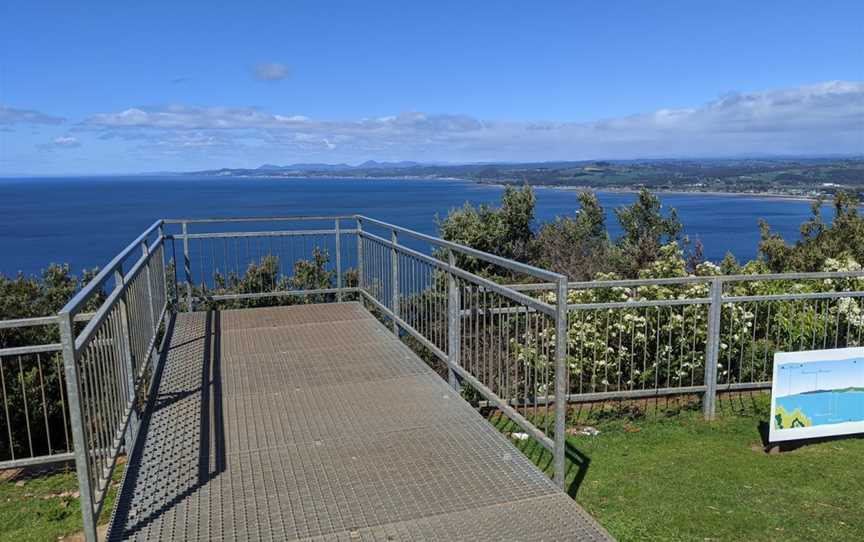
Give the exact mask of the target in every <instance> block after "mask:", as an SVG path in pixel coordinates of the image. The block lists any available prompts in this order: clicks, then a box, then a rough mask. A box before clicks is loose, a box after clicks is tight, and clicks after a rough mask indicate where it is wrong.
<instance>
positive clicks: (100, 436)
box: [58, 221, 169, 540]
mask: <svg viewBox="0 0 864 542" xmlns="http://www.w3.org/2000/svg"><path fill="white" fill-rule="evenodd" d="M162 228H163V226H162V221H157V222H156V223H154V224H153V225H152V226H150V228H148V229H147V230H146V231H145V232H144V233H142V234H141V235H140V236H139V237H138V238H137V239H136V240H135V241H133V242H132V243H131V244H130V245H129V246H127V247H126V248H125V249H123V250H122V251H121V252H120V254H118V255H117V256H116V257H115V258H114V259H113V260H111V262H109V263H108V265H106V266H105V267H104V268H103V269H102V270H101V271H100V272H99V273H98V274H97V275H96V277H95V278H94V279H93V280H92V281H90V283H88V284H87V285H86V286H85V287H84V288H83V289H82V290H81V291H80V292H78V294H76V295H75V296H74V297H73V298H72V299H71V300H70V301H69V302H68V303H67V304H66V306H65V307H63V309H62V310H61V311H60V313H59V316H58V318H59V325H60V336H61V343H62V346H63V348H62V352H63V363H64V369H65V376H66V391H67V397H68V403H69V419H70V426H71V432H72V437H73V442H74V452H75V466H76V470H77V474H78V482H79V488H80V495H81V510H82V515H83V524H84V534H85V536H86V538H87V539H88V540H96V522H97V519H98V517H99V515H100V514H101V512H102V507H103V505H104V503H105V497H106V496H107V493H108V489H109V485H110V481H111V477H112V475H113V473H114V470H115V468H116V466H117V460H118V457H119V455H120V454H121V452H122V451H123V450H124V449H132V448H133V447H134V443H135V439H136V437H137V433H138V417H139V412H140V404H139V403H140V396H141V395H142V388H146V386H145V383H146V382H147V381H148V380H149V379H148V373H151V372H152V371H151V369H152V366H153V360H154V359H155V357H156V355H157V344H158V342H159V339H160V335H161V330H162V327H163V325H164V323H165V319H166V316H167V315H168V312H169V305H168V297H167V292H168V285H167V284H166V273H165V269H166V262H165V237H164V235H163V229H162ZM127 269H128V270H127ZM103 290H107V291H108V292H109V293H108V294H107V296H106V298H105V300H104V301H102V303H101V304H100V306H99V308H98V309H97V310H96V312H95V313H94V314H93V316H92V318H91V319H90V320H89V321H88V322H87V323H86V325H84V326H83V328H79V327H77V326H75V323H74V320H75V317H76V315H77V314H79V313H80V312H81V311H82V310H83V308H84V307H85V306H86V305H87V303H88V302H89V301H90V300H91V299H92V298H93V297H94V296H96V295H97V294H98V293H99V292H102V291H103Z"/></svg>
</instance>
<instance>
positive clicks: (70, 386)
mask: <svg viewBox="0 0 864 542" xmlns="http://www.w3.org/2000/svg"><path fill="white" fill-rule="evenodd" d="M72 316H73V315H72V314H71V313H68V312H61V313H60V314H58V315H57V321H58V324H59V326H60V342H61V344H62V345H63V369H64V372H65V373H66V398H67V400H68V404H69V420H70V423H71V426H72V445H73V447H74V449H75V470H76V474H77V475H78V491H79V495H80V498H81V516H82V523H83V527H84V529H83V530H84V539H85V540H87V542H96V540H97V538H96V517H95V514H94V509H93V485H92V478H91V476H90V462H89V459H88V458H89V456H90V451H89V443H88V442H87V438H86V436H85V434H84V415H83V412H82V404H81V399H82V398H81V385H80V383H79V379H78V363H77V361H76V356H75V332H74V328H73V325H74V324H73V323H72Z"/></svg>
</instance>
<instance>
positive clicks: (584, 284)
mask: <svg viewBox="0 0 864 542" xmlns="http://www.w3.org/2000/svg"><path fill="white" fill-rule="evenodd" d="M843 278H864V270H862V271H817V272H806V273H762V274H758V273H754V274H749V275H746V274H737V275H707V276H704V277H703V276H699V277H697V276H689V277H670V278H660V279H614V280H592V281H571V282H568V283H567V289H568V290H593V289H600V288H633V287H640V286H670V285H680V284H707V283H710V282H711V281H713V280H716V279H719V280H720V281H722V282H761V281H774V280H823V279H843ZM507 287H508V288H511V289H513V290H518V291H522V292H527V291H543V290H554V289H555V288H556V285H555V284H553V283H549V282H543V283H532V284H508V285H507Z"/></svg>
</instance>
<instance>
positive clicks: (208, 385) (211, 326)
mask: <svg viewBox="0 0 864 542" xmlns="http://www.w3.org/2000/svg"><path fill="white" fill-rule="evenodd" d="M220 320H221V319H220V315H219V312H218V311H208V312H207V316H206V320H205V326H204V335H203V337H199V338H196V339H192V340H187V341H183V342H181V343H178V344H173V343H172V342H171V339H172V338H173V335H174V332H175V326H176V315H175V316H172V318H171V319H170V322H169V324H168V326H167V328H166V335H167V338H166V341H165V344H166V345H169V347H168V348H166V349H164V351H163V352H162V353H161V355H160V358H159V363H158V366H157V369H156V373H155V374H154V375H153V380H154V385H153V387H152V389H151V391H150V393H149V396H148V398H147V403H146V404H147V405H148V406H147V409H146V410H145V412H144V415H143V416H142V420H141V428H140V432H139V435H140V436H139V438H138V440H137V441H136V442H135V446H134V448H133V450H132V452H131V453H130V454H129V461H128V463H127V465H126V472H125V474H124V480H123V483H122V484H121V488H120V494H119V495H118V496H117V504H116V507H115V513H114V517H112V520H111V528H115V527H116V528H119V529H122V532H117V531H111V530H109V536H108V539H109V540H120V539H126V538H128V537H131V536H133V535H134V534H135V533H136V532H139V531H141V530H142V529H144V528H145V527H147V526H148V525H149V524H151V523H153V522H155V521H156V520H158V519H159V518H160V517H161V516H162V515H164V514H165V513H167V512H168V511H169V510H171V509H172V508H173V507H175V506H176V505H178V504H179V503H181V502H182V501H183V500H185V499H187V498H189V497H190V496H191V495H193V494H194V493H195V492H196V491H198V490H199V489H201V488H202V487H204V486H205V485H207V484H208V483H209V482H210V481H212V480H213V479H214V478H216V477H217V476H219V475H220V474H221V473H223V472H224V471H225V429H224V420H223V415H222V375H221V366H222V357H221V335H220V332H221V321H220ZM200 339H203V340H204V348H203V353H202V360H201V377H200V381H199V386H198V387H197V388H190V389H187V390H185V391H184V392H183V393H164V392H163V391H162V390H161V386H162V384H163V381H162V378H163V376H164V372H165V362H166V359H167V357H168V355H169V353H170V351H171V350H174V349H176V348H180V347H182V346H186V345H189V344H190V343H192V342H194V341H195V340H200ZM195 394H200V395H201V400H200V409H199V424H198V425H199V429H200V431H199V434H198V469H197V479H196V481H195V482H194V483H193V484H192V485H190V486H188V487H186V488H184V489H182V490H181V491H179V492H178V493H177V494H176V495H173V496H172V497H170V498H168V499H165V500H164V502H163V504H162V505H161V506H160V507H159V508H158V509H156V510H154V511H153V512H152V513H151V514H148V515H147V516H144V517H140V518H137V517H135V518H133V517H130V512H131V510H132V508H133V503H134V498H135V496H136V494H135V490H136V488H137V487H138V482H139V477H140V475H141V474H142V472H141V471H142V463H141V462H142V458H143V456H144V448H145V446H146V445H147V443H148V439H149V437H150V433H149V429H150V425H151V423H152V421H153V416H154V415H155V414H156V413H157V412H159V411H160V410H163V409H165V408H168V407H170V406H172V405H174V404H176V403H177V402H179V401H181V400H183V399H187V398H189V397H191V396H194V395H195ZM157 438H158V436H157ZM190 444H191V443H190ZM211 452H212V456H213V462H212V464H211V460H210V459H211ZM178 489H179V488H178ZM130 525H131V527H129V526H130ZM124 526H126V527H124Z"/></svg>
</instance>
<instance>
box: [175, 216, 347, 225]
mask: <svg viewBox="0 0 864 542" xmlns="http://www.w3.org/2000/svg"><path fill="white" fill-rule="evenodd" d="M356 217H357V215H332V216H317V215H308V216H306V215H297V216H235V217H222V218H220V217H211V218H164V219H162V223H163V224H183V223H184V222H185V223H186V224H216V223H220V222H303V221H315V220H336V219H340V220H352V219H354V218H356Z"/></svg>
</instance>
